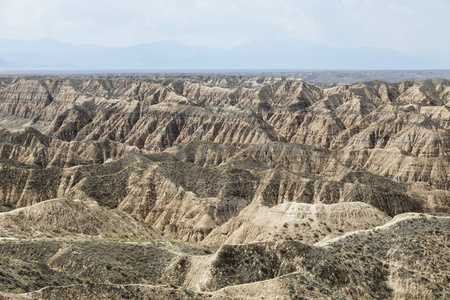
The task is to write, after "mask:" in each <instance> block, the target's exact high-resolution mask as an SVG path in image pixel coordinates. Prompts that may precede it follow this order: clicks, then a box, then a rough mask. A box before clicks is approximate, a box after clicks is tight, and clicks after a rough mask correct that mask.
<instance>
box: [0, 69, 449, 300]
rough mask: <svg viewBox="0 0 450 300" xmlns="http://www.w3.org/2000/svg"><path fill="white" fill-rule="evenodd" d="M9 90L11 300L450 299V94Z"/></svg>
mask: <svg viewBox="0 0 450 300" xmlns="http://www.w3.org/2000/svg"><path fill="white" fill-rule="evenodd" d="M330 86H331V87H330V88H321V87H319V86H316V85H313V84H311V83H309V82H307V81H304V80H302V79H300V78H284V77H275V76H265V77H264V76H219V75H216V76H213V75H198V76H194V75H192V76H181V75H180V76H163V75H161V76H112V75H111V76H106V75H105V76H82V75H79V76H35V77H33V76H28V77H24V76H22V77H14V76H4V77H0V126H1V127H0V299H405V298H409V299H449V298H450V231H449V225H450V181H449V178H448V176H449V175H448V174H450V156H449V155H450V152H449V151H450V81H449V80H444V79H419V80H415V81H409V80H405V81H401V82H398V83H387V82H382V81H370V82H358V83H354V84H347V85H346V84H337V85H330Z"/></svg>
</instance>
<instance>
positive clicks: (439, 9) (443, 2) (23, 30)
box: [0, 0, 450, 54]
mask: <svg viewBox="0 0 450 300" xmlns="http://www.w3.org/2000/svg"><path fill="white" fill-rule="evenodd" d="M449 16H450V1H449V0H397V1H396V0H277V1H275V0H227V1H225V0H0V37H3V38H13V39H39V38H44V37H50V38H54V39H57V40H60V41H63V42H69V43H73V44H98V45H106V46H130V45H136V44H140V43H149V42H153V41H159V40H175V41H179V42H182V43H185V44H189V45H206V46H217V47H226V48H230V47H233V46H235V45H239V44H242V43H245V42H249V41H252V40H267V39H275V38H291V39H297V40H301V41H308V42H312V43H317V44H324V45H329V46H333V47H378V48H392V49H396V50H405V51H416V52H424V53H441V54H442V53H448V50H449V49H450V21H449Z"/></svg>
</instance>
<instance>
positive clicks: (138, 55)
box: [0, 38, 450, 71]
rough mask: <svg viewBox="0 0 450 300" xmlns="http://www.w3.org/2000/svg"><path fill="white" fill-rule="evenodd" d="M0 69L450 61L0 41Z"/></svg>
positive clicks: (305, 50) (286, 48) (380, 54)
mask: <svg viewBox="0 0 450 300" xmlns="http://www.w3.org/2000/svg"><path fill="white" fill-rule="evenodd" d="M0 58H1V60H0V70H3V71H5V70H123V69H127V70H154V69H449V68H450V60H448V61H447V60H446V61H443V60H439V59H433V58H427V57H424V56H421V55H417V54H411V53H403V52H399V51H395V50H388V49H377V48H332V47H328V46H324V45H315V44H311V43H307V42H301V41H297V40H287V39H284V40H281V39H280V40H268V41H253V42H250V43H246V44H243V45H240V46H237V47H234V48H231V49H223V48H211V47H205V46H188V45H185V44H182V43H179V42H175V41H160V42H154V43H149V44H140V45H137V46H132V47H124V48H118V47H103V46H97V45H78V46H77V45H71V44H68V43H62V42H59V41H57V40H53V39H48V38H46V39H39V40H31V41H27V40H12V39H0Z"/></svg>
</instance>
